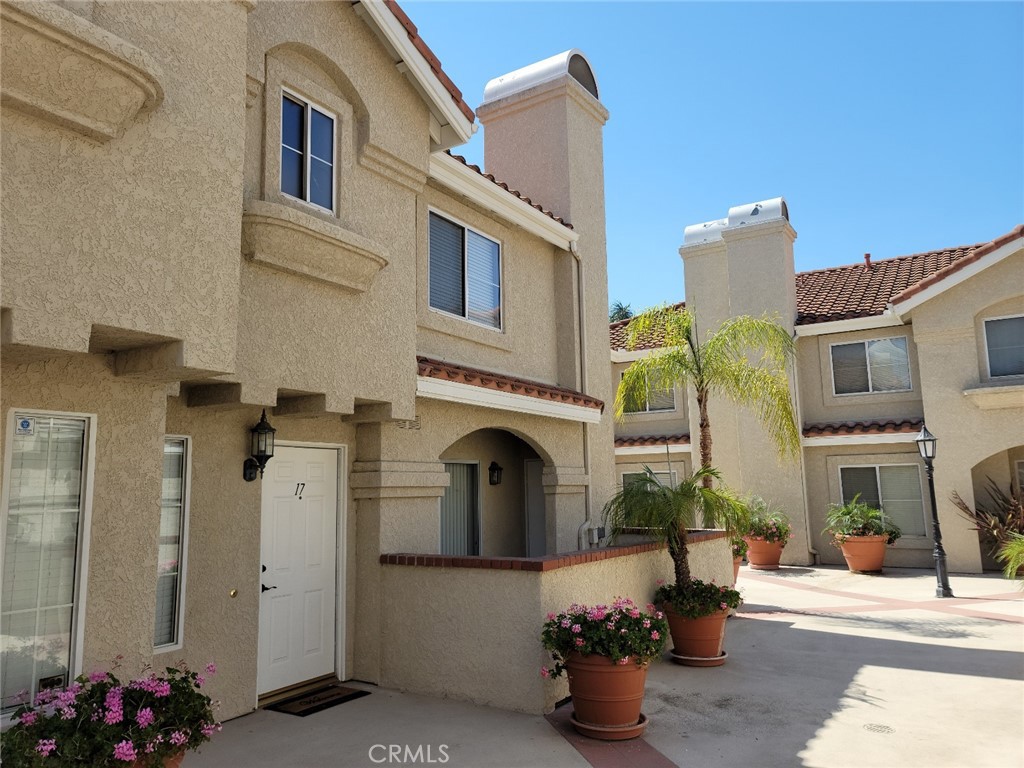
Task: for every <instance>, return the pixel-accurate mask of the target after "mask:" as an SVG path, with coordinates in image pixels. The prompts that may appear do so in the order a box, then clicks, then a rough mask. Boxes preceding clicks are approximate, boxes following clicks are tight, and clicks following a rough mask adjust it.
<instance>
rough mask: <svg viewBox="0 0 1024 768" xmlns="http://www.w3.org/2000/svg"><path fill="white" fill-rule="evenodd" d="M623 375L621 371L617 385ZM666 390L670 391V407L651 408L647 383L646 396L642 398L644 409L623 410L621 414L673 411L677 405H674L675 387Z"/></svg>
mask: <svg viewBox="0 0 1024 768" xmlns="http://www.w3.org/2000/svg"><path fill="white" fill-rule="evenodd" d="M625 375H626V372H625V371H622V372H621V373H620V374H619V385H620V386H621V384H622V379H623V378H624V377H625ZM666 391H667V392H671V393H672V407H671V408H651V385H650V383H648V385H647V395H646V397H645V399H644V410H642V411H623V415H624V416H638V415H640V414H647V413H675V412H676V410H678V406H677V405H676V388H675V387H670V388H669V389H668V390H666Z"/></svg>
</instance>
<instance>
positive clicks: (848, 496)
mask: <svg viewBox="0 0 1024 768" xmlns="http://www.w3.org/2000/svg"><path fill="white" fill-rule="evenodd" d="M839 477H840V480H841V481H842V482H841V485H842V486H843V503H844V504H849V503H850V502H851V501H853V500H854V498H855V497H856V496H857V494H860V499H859V501H862V502H864V503H865V504H867V505H868V506H870V507H874V508H875V509H881V504H882V499H881V497H880V496H879V495H878V475H877V473H876V472H875V468H874V467H873V466H872V467H843V468H841V469H840V470H839Z"/></svg>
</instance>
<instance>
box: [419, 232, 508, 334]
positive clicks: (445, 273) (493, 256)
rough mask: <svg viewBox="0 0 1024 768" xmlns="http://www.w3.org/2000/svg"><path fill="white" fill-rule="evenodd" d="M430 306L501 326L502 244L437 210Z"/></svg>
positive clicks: (433, 235) (492, 326) (431, 248)
mask: <svg viewBox="0 0 1024 768" xmlns="http://www.w3.org/2000/svg"><path fill="white" fill-rule="evenodd" d="M430 306H431V307H432V308H434V309H438V310H440V311H442V312H447V313H448V314H451V315H457V316H458V317H463V318H465V319H467V320H471V321H473V322H474V323H479V324H480V325H485V326H487V327H489V328H501V246H500V245H499V244H498V242H497V241H496V240H492V239H491V238H489V237H486V236H484V235H481V234H480V233H479V232H475V231H474V230H472V229H470V228H469V227H465V226H463V225H461V224H457V223H455V222H454V221H450V220H448V219H446V218H444V217H443V216H439V215H437V214H436V213H433V212H431V214H430Z"/></svg>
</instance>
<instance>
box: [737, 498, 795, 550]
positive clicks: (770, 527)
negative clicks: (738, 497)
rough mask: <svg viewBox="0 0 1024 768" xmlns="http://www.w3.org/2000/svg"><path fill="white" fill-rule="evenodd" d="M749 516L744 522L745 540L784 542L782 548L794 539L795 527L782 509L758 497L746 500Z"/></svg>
mask: <svg viewBox="0 0 1024 768" xmlns="http://www.w3.org/2000/svg"><path fill="white" fill-rule="evenodd" d="M745 504H746V506H747V510H748V514H747V516H746V519H745V520H744V521H743V529H742V533H743V535H744V537H745V538H748V539H759V540H761V541H767V542H780V541H781V542H782V546H786V543H787V542H788V541H789V540H790V539H791V538H793V527H792V526H791V525H790V524H789V518H788V517H787V516H786V513H785V512H783V511H782V510H781V509H777V508H775V507H773V506H772V505H771V504H769V503H768V502H766V501H765V500H764V499H762V498H760V497H758V496H750V497H749V498H747V499H746V500H745Z"/></svg>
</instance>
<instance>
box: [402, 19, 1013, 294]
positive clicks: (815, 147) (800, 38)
mask: <svg viewBox="0 0 1024 768" xmlns="http://www.w3.org/2000/svg"><path fill="white" fill-rule="evenodd" d="M403 8H405V10H406V12H407V13H408V14H409V16H410V17H411V18H412V20H413V22H414V23H415V24H416V25H417V26H418V27H419V30H420V34H421V35H422V36H423V37H424V39H425V40H426V41H427V43H428V44H429V45H430V46H431V48H433V50H434V52H435V53H436V54H437V56H438V58H439V59H440V60H441V62H442V64H443V66H444V68H445V71H446V72H447V73H448V74H449V76H450V77H451V78H452V79H453V80H454V81H455V83H456V84H457V85H458V86H459V88H461V89H462V91H463V93H464V94H465V97H466V101H467V102H468V103H469V104H470V106H473V107H476V105H477V104H479V102H480V100H481V98H482V94H483V89H484V85H485V83H486V82H487V81H488V80H489V79H491V78H492V77H496V76H498V75H502V74H505V73H506V72H510V71H512V70H514V69H518V68H519V67H521V66H524V65H526V64H529V63H532V62H534V61H537V60H540V59H542V58H546V57H547V56H550V55H552V54H555V53H558V52H560V51H564V50H566V49H568V48H572V47H576V48H580V49H581V50H582V51H583V52H584V53H586V55H587V57H588V58H589V59H590V61H591V63H592V65H593V67H594V71H595V73H596V75H597V78H598V84H599V87H600V89H601V99H602V101H603V102H604V104H605V105H606V106H607V107H608V109H609V110H610V112H611V119H610V120H609V122H608V124H607V126H606V127H605V184H606V191H607V229H608V272H609V294H610V299H611V300H616V299H618V300H621V301H623V302H626V303H629V304H631V305H632V307H633V309H634V310H638V309H641V308H643V307H646V306H650V305H653V304H657V303H661V302H663V301H678V300H679V299H681V298H682V295H683V285H682V266H681V260H680V258H679V255H678V247H679V245H680V244H681V242H682V235H683V228H684V227H685V226H687V225H688V224H693V223H697V222H702V221H707V220H709V219H716V218H720V217H722V216H725V215H726V212H727V211H728V209H729V208H730V207H731V206H733V205H738V204H741V203H747V202H753V201H756V200H762V199H765V198H769V197H775V196H778V195H782V196H784V197H785V198H786V201H787V203H788V205H789V210H790V218H791V221H792V223H793V226H794V227H795V229H796V230H797V232H798V234H799V237H798V238H797V241H796V244H795V249H796V261H797V269H798V270H805V269H815V268H818V267H824V266H831V265H838V264H847V263H854V262H857V261H860V260H861V259H862V257H863V254H864V253H865V252H870V253H871V254H872V256H873V258H875V259H881V258H888V257H890V256H899V255H904V254H908V253H915V252H919V251H925V250H931V249H936V248H944V247H948V246H953V245H961V244H968V243H975V242H979V241H986V240H990V239H992V238H993V237H995V236H997V235H1000V234H1003V233H1004V232H1007V231H1009V230H1010V229H1012V228H1013V227H1014V226H1015V225H1017V224H1018V223H1020V222H1021V221H1024V53H1022V41H1024V3H1020V2H1014V3H1010V2H1006V3H923V2H922V3H916V2H915V3H880V2H878V3H828V2H820V3H809V2H795V3H731V2H715V3H669V2H651V3H646V2H628V3H627V2H568V3H548V2H484V1H482V0H478V1H476V2H438V1H437V0H405V2H404V3H403ZM482 133H483V131H482V130H481V131H480V132H478V134H477V135H476V136H475V137H474V138H473V140H472V141H471V142H470V143H469V144H467V145H465V146H463V147H461V148H456V149H455V151H456V152H459V153H461V154H464V155H465V156H466V157H467V158H468V159H469V160H470V161H471V162H475V163H480V164H482V161H483V136H482ZM526 191H527V192H528V190H526Z"/></svg>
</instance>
